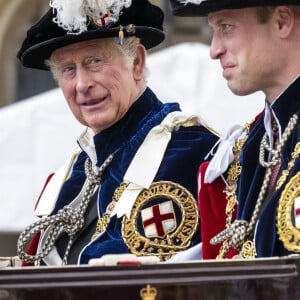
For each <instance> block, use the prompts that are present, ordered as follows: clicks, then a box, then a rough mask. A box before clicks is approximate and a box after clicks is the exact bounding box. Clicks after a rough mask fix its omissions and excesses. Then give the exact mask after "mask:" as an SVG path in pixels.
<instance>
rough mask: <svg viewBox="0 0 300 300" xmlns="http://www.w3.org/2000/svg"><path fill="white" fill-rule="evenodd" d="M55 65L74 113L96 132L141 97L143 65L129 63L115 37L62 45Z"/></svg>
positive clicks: (55, 70) (119, 117)
mask: <svg viewBox="0 0 300 300" xmlns="http://www.w3.org/2000/svg"><path fill="white" fill-rule="evenodd" d="M51 68H52V71H53V73H54V75H55V77H56V78H57V80H58V83H59V85H60V87H61V89H62V92H63V94H64V96H65V98H66V100H67V103H68V105H69V107H70V109H71V111H72V112H73V114H74V116H75V117H76V118H77V119H78V121H79V122H80V123H82V124H84V125H86V126H88V127H90V128H92V129H93V131H94V133H98V132H100V131H102V130H104V129H106V128H108V127H110V126H112V125H113V124H115V123H116V122H117V121H119V120H120V119H121V118H122V117H123V116H124V115H125V114H126V112H127V111H128V109H129V108H130V106H131V105H132V103H133V102H134V101H135V100H136V99H137V97H138V93H139V91H138V88H137V81H138V80H140V79H141V72H140V68H137V66H136V65H134V64H133V65H132V66H129V65H128V63H127V61H126V60H125V58H124V55H123V54H122V53H121V51H120V50H119V49H118V48H117V46H116V44H115V42H114V40H111V39H110V40H108V39H97V40H90V41H84V42H80V43H76V44H73V45H69V46H66V47H63V48H60V49H58V50H56V51H54V53H53V54H52V56H51Z"/></svg>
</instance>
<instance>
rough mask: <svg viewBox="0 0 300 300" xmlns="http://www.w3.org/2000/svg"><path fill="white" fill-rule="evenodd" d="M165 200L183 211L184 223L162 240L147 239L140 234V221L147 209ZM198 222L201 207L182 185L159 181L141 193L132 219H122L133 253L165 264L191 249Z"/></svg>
mask: <svg viewBox="0 0 300 300" xmlns="http://www.w3.org/2000/svg"><path fill="white" fill-rule="evenodd" d="M162 198H164V199H166V200H168V201H170V200H171V201H172V203H174V205H176V206H177V207H178V208H179V209H180V213H181V222H180V224H178V226H177V227H176V228H174V230H171V231H170V232H167V233H166V234H165V235H164V236H163V237H162V238H159V237H154V238H148V237H146V236H145V235H144V234H142V233H140V232H139V229H138V224H137V223H138V219H139V217H140V214H141V211H142V210H143V208H144V207H145V205H147V204H149V203H150V202H152V201H153V200H157V199H162ZM198 222H199V212H198V206H197V202H196V200H195V199H194V197H193V195H192V194H191V193H190V192H189V191H188V190H187V189H186V188H184V187H182V186H180V185H179V184H176V183H173V182H170V181H159V182H155V183H153V184H152V185H151V187H150V188H149V189H144V190H142V192H141V193H140V194H139V195H138V197H137V199H136V201H135V203H134V206H133V208H132V210H131V214H130V218H129V219H128V218H127V217H126V216H124V217H123V219H122V236H123V239H124V242H125V243H126V245H127V247H128V248H129V249H130V251H131V253H133V254H136V255H138V256H142V255H145V256H147V255H156V256H158V257H159V259H160V260H161V261H162V260H167V259H169V258H171V257H172V256H173V255H174V254H176V253H177V252H179V251H182V250H185V249H187V248H188V247H189V246H190V245H191V240H192V237H193V236H194V234H195V232H196V229H197V227H198Z"/></svg>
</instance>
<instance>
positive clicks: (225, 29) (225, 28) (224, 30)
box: [221, 24, 233, 32]
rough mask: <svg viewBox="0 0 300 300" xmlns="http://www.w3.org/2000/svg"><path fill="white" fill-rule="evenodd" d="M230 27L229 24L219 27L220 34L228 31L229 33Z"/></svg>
mask: <svg viewBox="0 0 300 300" xmlns="http://www.w3.org/2000/svg"><path fill="white" fill-rule="evenodd" d="M232 27H233V26H232V25H230V24H222V25H221V28H222V32H228V31H230V30H231V29H232Z"/></svg>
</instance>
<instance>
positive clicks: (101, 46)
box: [52, 38, 116, 56]
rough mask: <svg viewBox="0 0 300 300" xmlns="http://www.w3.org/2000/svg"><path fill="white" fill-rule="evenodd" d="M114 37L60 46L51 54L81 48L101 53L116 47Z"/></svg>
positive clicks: (60, 53)
mask: <svg viewBox="0 0 300 300" xmlns="http://www.w3.org/2000/svg"><path fill="white" fill-rule="evenodd" d="M114 41H115V39H113V38H103V39H94V40H88V41H83V42H79V43H75V44H71V45H68V46H65V47H62V48H59V49H57V50H55V51H54V52H53V54H52V55H54V56H56V55H63V54H64V53H69V52H74V51H75V52H76V51H79V50H81V49H84V50H86V51H90V52H95V53H101V52H106V51H107V49H110V50H112V49H113V47H116V45H115V42H114Z"/></svg>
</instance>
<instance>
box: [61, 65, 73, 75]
mask: <svg viewBox="0 0 300 300" xmlns="http://www.w3.org/2000/svg"><path fill="white" fill-rule="evenodd" d="M74 70H75V68H74V67H73V66H67V67H64V68H63V69H62V73H63V74H69V73H71V72H73V71H74Z"/></svg>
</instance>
